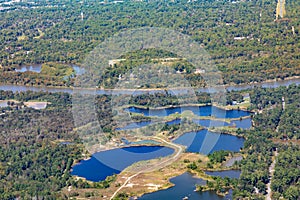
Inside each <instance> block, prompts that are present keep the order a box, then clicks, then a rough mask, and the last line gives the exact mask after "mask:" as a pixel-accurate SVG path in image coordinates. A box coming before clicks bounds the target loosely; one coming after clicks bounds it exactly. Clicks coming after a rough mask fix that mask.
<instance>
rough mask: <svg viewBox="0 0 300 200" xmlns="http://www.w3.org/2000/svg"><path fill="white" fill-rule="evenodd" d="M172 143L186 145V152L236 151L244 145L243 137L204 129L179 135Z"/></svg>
mask: <svg viewBox="0 0 300 200" xmlns="http://www.w3.org/2000/svg"><path fill="white" fill-rule="evenodd" d="M173 142H174V143H177V144H181V145H184V146H187V151H188V152H193V153H201V154H206V155H207V154H209V153H212V152H214V151H220V150H228V151H233V152H238V151H240V149H241V148H242V147H243V146H244V139H243V138H240V137H237V136H233V135H227V134H220V133H213V132H210V131H208V130H206V129H204V130H201V131H198V132H189V133H185V134H183V135H181V136H180V137H178V138H177V139H175V140H174V141H173Z"/></svg>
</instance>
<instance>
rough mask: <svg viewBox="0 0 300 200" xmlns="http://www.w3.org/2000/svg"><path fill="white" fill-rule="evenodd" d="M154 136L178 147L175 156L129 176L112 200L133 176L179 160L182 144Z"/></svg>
mask: <svg viewBox="0 0 300 200" xmlns="http://www.w3.org/2000/svg"><path fill="white" fill-rule="evenodd" d="M154 138H155V139H157V140H160V141H161V142H162V143H165V144H168V145H170V146H172V147H174V148H175V149H177V153H176V154H175V155H174V156H172V157H171V158H170V159H167V160H164V161H162V162H161V163H159V164H156V165H155V166H152V167H149V168H146V169H144V170H142V171H140V172H138V173H136V174H133V175H132V176H130V177H128V178H127V179H126V181H125V182H124V183H123V184H122V185H121V186H120V187H119V188H118V189H117V190H116V191H115V192H114V193H113V195H112V196H111V197H110V200H112V199H113V198H114V197H115V196H116V195H117V194H118V192H119V191H120V190H121V189H122V188H124V187H125V186H126V185H127V183H128V182H129V181H130V180H131V179H132V178H134V177H136V176H138V175H139V174H141V173H145V172H151V171H154V170H156V169H159V168H161V167H163V166H166V165H168V164H170V163H172V162H173V161H175V160H177V159H178V157H179V156H180V155H181V153H182V152H183V147H182V146H180V145H177V144H174V143H172V142H168V141H166V140H164V139H163V138H160V137H154Z"/></svg>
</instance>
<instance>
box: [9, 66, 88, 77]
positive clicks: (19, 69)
mask: <svg viewBox="0 0 300 200" xmlns="http://www.w3.org/2000/svg"><path fill="white" fill-rule="evenodd" d="M70 66H71V67H72V68H73V69H74V71H75V74H76V75H82V74H83V73H84V72H85V70H84V68H82V67H79V66H77V65H74V64H70ZM15 71H16V72H36V73H40V72H41V71H42V64H36V65H29V66H28V65H23V66H21V67H17V68H16V69H15Z"/></svg>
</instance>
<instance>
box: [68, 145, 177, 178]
mask: <svg viewBox="0 0 300 200" xmlns="http://www.w3.org/2000/svg"><path fill="white" fill-rule="evenodd" d="M173 153H174V150H173V149H171V148H168V147H162V146H137V147H126V148H118V149H112V150H108V151H102V152H98V153H95V154H93V155H92V157H91V158H90V159H88V160H82V161H80V163H78V164H77V165H75V166H74V167H73V168H72V172H71V174H72V175H77V176H80V177H83V178H86V179H87V180H90V181H95V182H98V181H102V180H105V178H106V177H107V176H111V175H113V174H118V173H120V172H121V171H122V170H124V169H125V168H126V167H128V166H130V165H132V164H133V163H135V162H138V161H141V160H150V159H154V158H159V157H165V156H168V155H171V154H173Z"/></svg>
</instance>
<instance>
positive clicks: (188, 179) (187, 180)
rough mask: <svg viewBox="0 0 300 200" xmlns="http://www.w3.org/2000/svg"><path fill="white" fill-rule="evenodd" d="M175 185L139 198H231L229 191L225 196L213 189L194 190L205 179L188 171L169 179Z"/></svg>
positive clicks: (144, 199)
mask: <svg viewBox="0 0 300 200" xmlns="http://www.w3.org/2000/svg"><path fill="white" fill-rule="evenodd" d="M170 181H171V182H172V183H173V184H175V186H173V187H171V188H168V189H165V190H160V191H157V192H153V193H149V194H145V195H143V196H142V197H140V198H139V200H153V199H157V200H182V198H184V197H188V198H189V200H227V199H231V193H229V194H228V195H227V196H225V197H221V196H218V195H217V194H216V193H215V192H213V191H206V192H196V191H194V190H195V189H196V184H197V185H205V184H206V181H205V180H203V179H200V178H195V177H194V176H193V175H192V174H190V173H188V172H187V173H184V174H182V175H180V176H177V177H175V178H172V179H170Z"/></svg>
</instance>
